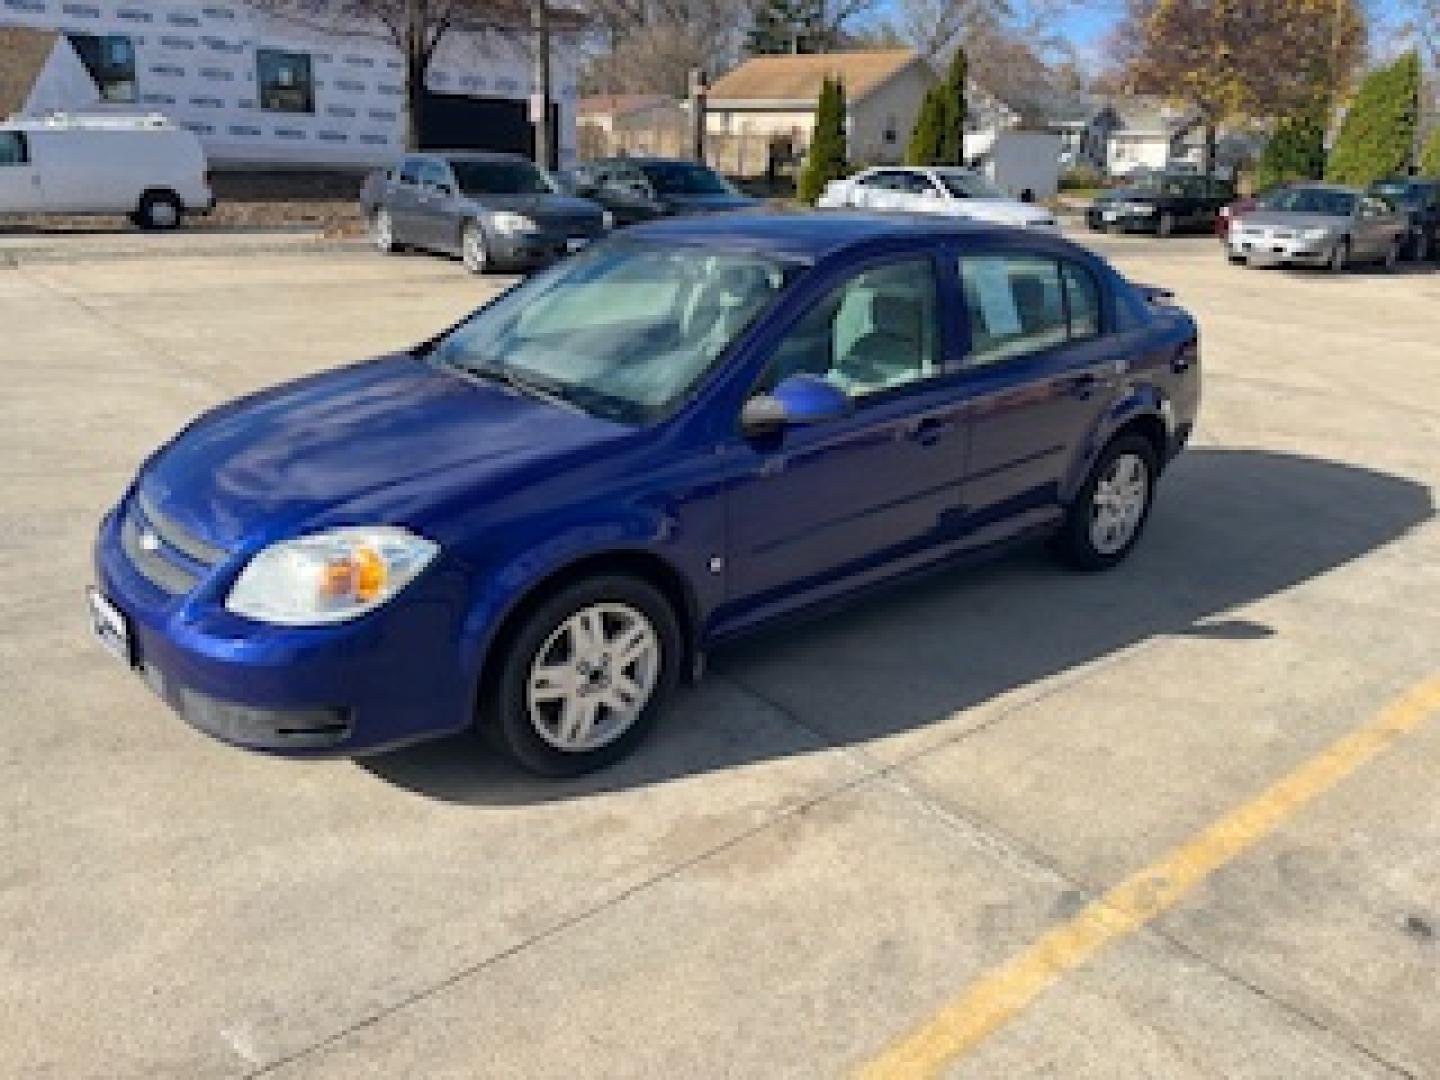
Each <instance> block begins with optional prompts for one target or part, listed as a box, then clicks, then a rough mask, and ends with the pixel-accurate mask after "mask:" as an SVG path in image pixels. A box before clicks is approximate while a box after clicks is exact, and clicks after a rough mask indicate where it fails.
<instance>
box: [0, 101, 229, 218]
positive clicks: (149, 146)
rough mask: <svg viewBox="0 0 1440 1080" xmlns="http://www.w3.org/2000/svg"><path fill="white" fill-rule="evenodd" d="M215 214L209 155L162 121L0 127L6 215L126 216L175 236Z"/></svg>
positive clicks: (47, 120) (0, 202) (24, 122)
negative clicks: (189, 222) (196, 218)
mask: <svg viewBox="0 0 1440 1080" xmlns="http://www.w3.org/2000/svg"><path fill="white" fill-rule="evenodd" d="M214 207H215V196H214V195H213V194H212V193H211V191H210V174H209V173H208V172H207V170H206V162H205V151H204V150H202V149H201V148H200V143H199V141H198V140H197V139H196V138H195V136H194V135H193V134H191V133H190V132H189V131H186V130H185V129H184V128H182V127H177V126H176V125H174V124H172V123H171V122H170V121H169V120H167V119H166V118H165V117H163V116H68V115H56V116H49V117H44V118H42V119H35V120H28V119H15V120H10V121H8V122H5V123H0V214H7V213H8V214H126V215H128V216H129V217H130V220H131V221H133V222H134V223H135V224H136V225H139V226H140V227H141V228H142V229H173V228H175V227H176V226H177V225H179V224H180V222H181V221H182V220H183V218H184V216H185V215H186V214H208V213H209V212H210V211H211V210H212V209H214Z"/></svg>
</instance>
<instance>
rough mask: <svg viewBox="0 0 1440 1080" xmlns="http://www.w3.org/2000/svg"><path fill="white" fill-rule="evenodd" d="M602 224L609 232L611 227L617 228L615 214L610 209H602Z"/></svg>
mask: <svg viewBox="0 0 1440 1080" xmlns="http://www.w3.org/2000/svg"><path fill="white" fill-rule="evenodd" d="M600 226H601V228H603V229H604V230H605V231H606V232H609V231H610V230H611V229H613V228H615V215H614V214H612V213H611V212H610V211H609V210H602V211H600Z"/></svg>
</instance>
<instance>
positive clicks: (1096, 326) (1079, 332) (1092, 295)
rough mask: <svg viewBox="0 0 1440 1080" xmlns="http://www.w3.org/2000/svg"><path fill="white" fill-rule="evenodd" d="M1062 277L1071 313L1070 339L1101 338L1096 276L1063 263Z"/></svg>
mask: <svg viewBox="0 0 1440 1080" xmlns="http://www.w3.org/2000/svg"><path fill="white" fill-rule="evenodd" d="M1060 273H1061V276H1062V277H1063V278H1064V279H1065V301H1066V305H1067V308H1068V310H1069V312H1070V338H1071V340H1072V341H1078V340H1080V339H1083V338H1092V337H1099V336H1100V287H1099V286H1098V285H1097V284H1096V283H1095V275H1094V274H1092V273H1090V271H1089V270H1084V269H1082V268H1081V267H1079V266H1076V265H1075V264H1074V263H1068V262H1067V263H1062V264H1061V268H1060Z"/></svg>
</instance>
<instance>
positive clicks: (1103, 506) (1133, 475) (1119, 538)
mask: <svg viewBox="0 0 1440 1080" xmlns="http://www.w3.org/2000/svg"><path fill="white" fill-rule="evenodd" d="M1149 500H1150V468H1149V466H1148V465H1146V463H1145V462H1144V460H1143V459H1141V458H1140V457H1139V456H1138V455H1136V454H1120V455H1119V456H1118V457H1116V458H1115V460H1114V461H1112V462H1111V463H1110V468H1108V469H1107V470H1106V471H1105V474H1104V475H1103V476H1101V477H1100V480H1099V482H1098V483H1097V484H1096V485H1095V494H1094V495H1093V496H1092V498H1091V500H1090V543H1091V544H1092V545H1093V546H1094V548H1095V550H1096V551H1098V552H1099V553H1100V554H1101V555H1114V554H1115V553H1116V552H1117V551H1121V550H1123V549H1124V548H1125V545H1127V544H1128V543H1130V541H1131V540H1132V539H1134V537H1135V532H1136V530H1137V529H1139V528H1140V522H1141V521H1143V520H1144V518H1145V507H1146V504H1147V503H1148V502H1149Z"/></svg>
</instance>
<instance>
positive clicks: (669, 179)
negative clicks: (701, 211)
mask: <svg viewBox="0 0 1440 1080" xmlns="http://www.w3.org/2000/svg"><path fill="white" fill-rule="evenodd" d="M640 171H641V172H643V173H644V174H645V178H646V179H647V180H649V181H650V186H651V187H653V188H654V189H655V192H656V194H659V195H734V194H735V189H734V188H732V187H731V186H730V184H729V183H728V182H727V181H726V180H725V178H724V177H723V176H721V175H720V174H719V173H717V172H715V171H714V170H713V169H707V168H705V166H703V165H692V164H690V163H689V162H685V161H660V162H652V163H650V164H647V165H643V166H641V169H640Z"/></svg>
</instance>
